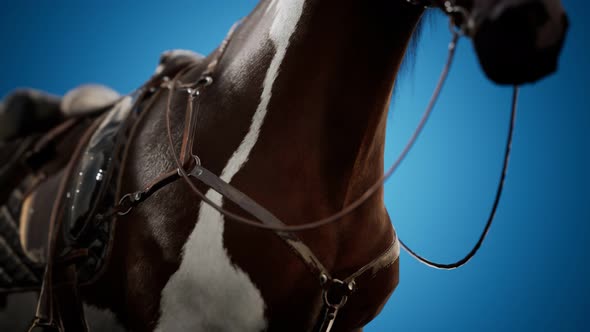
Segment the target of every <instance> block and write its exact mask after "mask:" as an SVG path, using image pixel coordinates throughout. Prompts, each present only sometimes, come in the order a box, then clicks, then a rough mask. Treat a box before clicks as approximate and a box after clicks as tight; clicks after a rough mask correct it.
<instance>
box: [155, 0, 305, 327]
mask: <svg viewBox="0 0 590 332" xmlns="http://www.w3.org/2000/svg"><path fill="white" fill-rule="evenodd" d="M303 3H304V0H282V1H281V0H273V1H272V2H271V3H270V4H269V7H268V8H267V12H271V11H274V14H275V16H274V19H273V23H272V26H271V29H270V33H269V37H270V40H271V42H272V43H273V44H274V46H275V49H276V53H275V55H274V57H273V59H272V61H271V63H270V66H269V68H268V70H267V73H266V77H265V79H264V83H263V89H262V95H261V97H260V104H259V105H258V107H257V109H256V112H255V113H254V116H253V118H252V122H251V124H250V129H249V131H248V133H247V134H246V136H245V137H244V139H243V140H242V142H241V144H240V146H239V147H238V149H237V150H236V151H235V152H234V153H233V155H232V156H231V158H230V159H229V161H228V162H227V164H226V165H225V168H224V169H223V172H222V174H221V178H222V179H223V180H224V181H226V182H231V180H232V178H233V177H234V175H236V174H237V173H238V172H239V171H240V169H241V168H242V167H243V166H244V165H245V164H246V162H247V161H248V158H249V155H250V152H251V151H252V148H253V147H254V145H255V144H256V141H257V140H258V137H259V134H260V128H261V127H262V124H263V122H264V118H265V116H266V113H267V110H268V104H269V102H270V99H271V96H272V88H273V85H274V82H275V80H276V78H277V76H278V74H279V68H280V66H281V63H282V62H283V59H284V58H285V54H286V53H287V48H288V46H289V40H290V38H291V36H292V35H293V33H294V32H295V29H296V26H297V23H298V22H299V19H300V17H301V14H302V12H303ZM206 195H207V197H208V198H209V199H210V200H212V201H213V202H215V203H217V204H219V205H221V204H222V202H223V198H222V197H221V196H220V195H219V194H218V193H216V192H215V191H213V190H209V191H208V192H207V194H206ZM223 230H224V218H223V216H222V215H221V214H219V213H218V212H217V211H215V210H214V209H212V208H211V207H210V206H208V205H206V204H201V208H200V211H199V218H198V222H197V224H196V226H195V228H194V230H193V231H192V233H191V234H190V236H189V238H188V240H187V242H186V243H185V246H184V253H183V258H182V262H181V264H180V267H179V269H178V271H176V273H174V274H173V275H172V276H171V277H170V280H169V281H168V283H167V284H166V286H165V287H164V290H163V291H162V301H161V303H160V308H161V316H160V321H159V323H158V326H157V328H156V330H157V331H162V332H167V331H261V330H264V329H265V327H266V319H265V317H264V306H265V304H264V300H263V299H262V295H261V294H260V291H259V290H258V289H257V288H256V286H255V285H254V284H253V283H252V281H251V280H250V278H249V277H248V275H247V274H246V273H244V271H242V270H241V269H240V268H239V267H238V266H235V265H233V264H232V263H231V261H230V259H229V257H228V253H227V251H226V249H225V248H224V247H223ZM245 241H247V239H245ZM261 254H262V253H261Z"/></svg>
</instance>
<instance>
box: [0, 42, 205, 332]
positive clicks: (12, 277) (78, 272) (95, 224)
mask: <svg viewBox="0 0 590 332" xmlns="http://www.w3.org/2000/svg"><path fill="white" fill-rule="evenodd" d="M201 60H202V56H200V55H197V54H195V53H192V52H188V51H178V50H177V51H169V52H165V53H164V54H163V55H162V56H161V59H160V65H159V66H158V69H157V71H156V73H155V74H154V76H153V77H152V78H151V79H150V80H149V81H148V82H147V83H146V84H145V85H144V86H142V87H141V88H140V89H138V90H137V91H135V92H134V93H132V94H130V95H128V96H124V97H119V96H118V94H116V93H114V92H113V91H112V90H110V89H106V88H105V89H102V88H97V87H96V86H83V87H80V88H77V89H75V90H73V91H72V92H70V93H68V94H66V96H65V97H64V98H63V99H62V100H61V101H60V105H61V106H60V114H59V115H58V116H54V118H61V119H65V120H63V121H62V122H61V123H59V124H58V125H57V126H54V127H53V128H52V129H50V130H49V131H47V132H45V133H36V132H33V134H31V133H30V132H29V133H27V134H28V136H26V137H24V138H18V137H17V139H13V137H11V139H13V141H12V142H10V141H9V142H8V144H7V143H6V142H4V143H2V142H1V141H2V137H1V136H2V135H1V134H2V130H1V128H0V157H2V156H3V155H5V156H11V155H12V156H13V157H12V158H9V159H10V163H8V165H9V166H7V167H2V168H1V169H0V182H1V183H2V188H3V189H2V193H0V204H3V205H2V206H1V208H0V264H1V265H0V267H1V268H0V295H1V294H2V293H3V292H4V293H7V292H17V291H24V290H40V297H39V303H38V307H37V314H36V319H35V323H34V326H35V327H42V328H51V329H57V330H59V331H63V330H65V329H67V330H74V331H84V330H87V327H86V322H85V319H84V313H83V309H82V306H81V302H80V299H79V297H78V290H77V288H78V287H79V286H81V285H86V284H91V283H93V282H94V281H95V280H96V279H98V277H99V276H100V274H101V272H102V269H103V267H104V266H105V263H106V262H107V261H108V257H109V253H110V248H111V244H112V241H113V232H112V229H113V223H112V220H113V218H110V216H109V215H108V211H107V210H108V208H109V207H112V206H114V205H116V203H117V201H116V200H117V197H116V192H117V189H118V185H117V184H118V181H119V169H120V165H121V161H122V160H123V159H124V151H125V147H126V144H127V142H128V135H129V132H130V130H131V128H132V127H133V125H134V123H135V122H136V119H137V117H138V115H139V114H140V113H141V110H142V108H143V106H144V105H145V104H146V103H147V102H148V101H149V100H150V97H151V95H152V94H153V92H154V91H155V90H156V89H155V86H153V85H154V84H160V83H159V82H161V81H162V78H163V77H167V76H168V77H169V76H174V75H176V73H178V72H179V71H180V70H182V69H183V68H186V67H187V66H189V65H194V64H196V63H199V62H200V61H201ZM19 96H21V97H20V98H31V97H32V98H34V97H35V96H40V94H38V93H36V92H35V93H29V94H27V93H23V92H19ZM23 96H24V97H23ZM115 98H116V100H113V99H115ZM17 99H18V98H17ZM36 102H37V104H42V105H47V104H49V103H53V104H55V100H54V99H51V98H44V99H43V100H41V101H40V102H39V101H36ZM11 104H12V105H14V104H15V103H14V99H13V101H12V102H9V103H6V104H5V106H4V107H6V105H11ZM25 104H26V103H25ZM29 104H30V103H29ZM53 104H52V105H53ZM46 109H51V108H48V107H46ZM4 111H6V109H4V110H3V112H2V113H1V114H0V118H2V117H3V116H4V119H6V118H8V116H6V114H10V113H7V112H4ZM13 118H18V117H13ZM18 119H21V118H18ZM21 120H22V119H21ZM15 127H17V129H18V127H19V125H18V124H17V125H16V126H15ZM24 127H26V126H24ZM19 130H20V129H19ZM20 131H21V133H22V130H20ZM5 132H6V131H5ZM15 133H18V130H17V131H13V132H12V135H13V136H14V135H16V134H15ZM7 136H9V135H5V137H7ZM73 143H75V144H73ZM7 151H9V152H7ZM15 152H17V153H15ZM13 183H18V185H16V186H11V185H12V184H13ZM5 188H14V189H13V190H12V191H10V190H7V191H5ZM6 192H9V193H10V194H9V195H7V194H6ZM2 196H4V197H2ZM47 211H51V214H50V216H48V215H47ZM46 235H49V236H46ZM7 239H8V241H6V240H7ZM3 240H5V241H3ZM4 242H10V243H8V244H6V245H3V244H4ZM66 307H67V310H68V312H69V314H68V315H63V314H61V313H60V312H61V310H60V308H62V309H63V308H66ZM72 310H73V311H75V312H73V314H72V312H71V311H72Z"/></svg>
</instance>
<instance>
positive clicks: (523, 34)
mask: <svg viewBox="0 0 590 332" xmlns="http://www.w3.org/2000/svg"><path fill="white" fill-rule="evenodd" d="M436 3H437V5H438V6H440V7H441V8H442V9H443V10H445V11H446V12H447V13H449V14H450V15H451V17H452V18H453V21H454V24H455V25H456V26H457V27H458V28H459V29H460V31H461V32H463V33H465V34H467V35H469V36H470V37H472V39H473V44H474V46H475V51H476V52H477V56H478V58H479V62H480V64H481V66H482V68H483V70H484V72H485V73H486V75H487V76H488V77H489V78H490V79H491V80H492V81H494V82H496V83H499V84H522V83H531V82H535V81H537V80H539V79H541V78H543V77H545V76H547V75H549V74H551V73H553V72H554V71H555V70H556V69H557V61H558V57H559V53H560V51H561V48H562V46H563V42H564V39H565V35H566V31H567V28H568V19H567V16H566V14H565V11H564V9H563V6H562V4H561V1H560V0H457V1H436Z"/></svg>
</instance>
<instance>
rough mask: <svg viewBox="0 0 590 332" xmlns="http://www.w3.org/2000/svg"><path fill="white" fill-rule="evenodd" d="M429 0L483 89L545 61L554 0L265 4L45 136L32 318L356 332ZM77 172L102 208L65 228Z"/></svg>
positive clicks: (554, 54) (551, 63)
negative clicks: (213, 42) (464, 39)
mask: <svg viewBox="0 0 590 332" xmlns="http://www.w3.org/2000/svg"><path fill="white" fill-rule="evenodd" d="M426 7H434V8H437V9H432V10H442V11H443V12H444V13H445V14H447V15H448V16H449V17H450V20H451V22H452V23H451V24H452V29H453V33H454V34H455V35H457V36H458V35H459V34H464V35H467V36H468V37H470V38H472V39H473V42H474V45H475V49H476V52H477V54H478V57H479V60H480V63H481V65H482V69H483V71H484V72H485V73H486V75H488V77H489V78H490V79H491V80H493V81H494V82H497V83H499V84H511V85H518V84H523V83H527V82H533V81H535V80H538V79H540V78H542V77H544V76H546V75H548V74H550V73H551V72H553V71H554V70H555V69H556V64H557V58H558V54H559V51H560V49H561V44H562V42H563V39H564V36H565V32H566V28H567V19H566V17H565V13H564V11H563V9H562V7H561V4H560V2H559V1H558V0H530V1H523V0H500V1H491V0H457V1H439V0H433V1H427V0H387V1H386V0H374V1H358V0H350V1H349V0H345V1H342V0H340V1H338V2H336V1H329V0H315V1H311V0H307V1H304V0H282V1H281V0H262V1H260V3H259V4H258V6H257V7H256V8H255V9H254V11H253V12H252V13H251V14H250V15H248V16H247V17H246V18H245V19H244V20H243V21H241V23H240V24H239V25H238V26H236V28H235V29H234V30H233V31H232V32H231V33H230V35H229V36H228V38H227V39H226V40H225V41H224V42H223V43H222V44H221V45H220V47H219V48H218V49H217V50H216V51H214V52H213V53H212V54H210V55H209V56H207V57H204V58H202V57H198V56H194V55H188V56H187V55H186V54H179V55H178V54H177V55H174V56H171V58H172V59H173V61H172V64H169V65H167V66H166V65H164V66H163V67H162V68H160V70H158V72H157V73H156V75H154V77H153V78H152V79H150V80H149V81H148V83H146V84H145V85H144V87H142V88H141V89H139V90H138V92H137V93H135V94H133V95H131V96H125V97H123V98H120V99H117V101H113V100H110V99H109V102H107V103H106V104H101V103H99V104H100V107H99V108H108V111H105V112H106V113H104V112H99V111H97V110H96V109H93V110H92V112H89V113H88V114H87V115H86V116H84V117H72V118H70V119H73V120H66V122H64V123H62V124H60V125H58V126H57V127H55V128H53V129H51V131H50V133H52V134H53V135H52V136H51V137H52V138H53V137H60V138H61V139H62V140H60V141H59V142H60V143H61V142H64V143H62V144H61V145H58V146H59V147H61V150H63V151H66V152H69V154H70V155H73V156H76V157H75V158H73V159H72V160H67V161H64V160H60V162H54V164H53V165H52V167H51V169H52V171H51V172H47V171H46V172H44V174H45V176H44V177H42V178H41V179H39V180H38V181H37V182H36V184H35V186H36V187H37V188H40V189H43V186H44V183H45V184H46V185H45V186H46V187H47V188H49V189H50V190H49V189H48V192H50V193H52V194H53V195H52V196H55V197H58V198H59V199H58V203H56V204H54V205H53V206H52V207H51V206H46V207H45V210H43V209H42V210H40V209H38V208H37V209H35V211H36V212H34V214H36V215H49V214H51V220H50V223H49V224H48V226H47V228H46V231H47V232H48V233H49V234H50V238H49V239H48V243H47V244H46V245H47V251H46V252H44V253H42V255H41V256H45V259H46V262H44V265H41V266H43V269H42V270H43V271H42V274H40V273H41V272H37V271H33V277H35V274H37V275H38V277H37V278H36V280H37V281H38V283H35V282H33V284H36V285H37V286H38V287H40V288H38V289H39V291H40V301H39V306H38V310H37V320H36V321H35V323H36V324H35V327H46V328H57V329H58V330H73V331H74V330H76V331H77V330H86V329H87V328H88V327H87V326H86V322H85V319H84V317H83V310H81V308H80V303H81V302H85V303H88V304H91V305H94V306H97V307H99V308H107V309H109V310H111V311H112V312H113V313H114V314H115V315H116V317H117V318H118V320H119V321H120V322H121V323H122V324H123V326H124V327H125V328H127V329H129V330H133V331H188V330H197V331H263V330H268V331H362V329H363V327H364V326H365V325H366V324H367V323H368V322H370V321H371V320H372V319H373V318H374V317H376V316H377V315H378V313H379V312H380V311H381V309H382V308H383V306H384V304H385V303H386V302H387V300H388V299H389V297H390V295H391V294H392V293H393V291H394V290H395V288H396V287H397V285H398V282H399V241H398V240H397V235H396V233H395V230H394V228H393V225H392V223H391V220H390V218H389V216H388V214H387V211H386V209H385V207H384V203H383V191H382V190H381V187H380V186H377V187H375V186H374V185H375V184H380V183H381V180H382V178H383V174H384V167H383V154H384V148H385V146H384V140H385V123H386V120H387V109H388V105H389V101H390V97H391V94H392V91H393V88H394V85H395V79H396V76H397V74H398V71H399V69H400V66H401V64H402V60H403V58H404V54H405V53H406V50H407V48H408V45H409V43H410V40H411V37H412V35H413V34H414V33H415V31H416V29H417V27H418V26H419V22H420V20H421V17H422V16H423V14H424V12H425V10H426ZM164 62H167V61H164ZM106 95H109V94H108V93H106ZM109 96H110V95H109ZM27 98H28V97H27ZM51 105H54V106H55V102H53V104H51ZM61 105H62V104H60V107H62V106H61ZM107 106H108V107H107ZM103 111H104V110H103ZM65 113H67V112H65ZM113 123H116V125H112V124H113ZM111 125H112V126H113V127H117V128H119V127H120V130H117V131H108V129H109V128H111ZM101 130H102V131H101ZM95 131H98V132H101V135H98V136H99V137H97V139H102V138H103V137H104V136H108V135H111V136H108V137H111V138H109V139H107V140H106V141H107V143H108V144H107V145H108V147H109V149H107V151H110V150H115V152H112V154H109V155H108V156H107V157H105V158H104V160H103V161H102V164H99V166H96V167H94V168H92V167H93V165H94V164H93V163H91V162H90V161H89V160H90V159H87V158H86V156H88V155H90V156H92V157H93V158H94V157H95V156H97V155H100V153H103V152H104V151H105V150H100V151H99V152H100V153H99V154H93V151H95V150H93V149H91V148H88V146H91V147H92V148H94V147H97V146H101V144H102V142H103V141H102V140H99V141H98V142H99V143H101V144H95V145H93V144H92V142H94V138H95V137H96V135H95V134H94V133H95ZM43 137H45V136H43ZM64 137H65V138H64ZM72 137H73V138H76V139H75V141H76V142H89V145H86V144H77V145H75V146H72V145H71V144H66V143H71V142H72V140H73V139H72ZM41 141H42V142H41V143H43V139H41ZM109 142H110V143H109ZM121 142H123V143H121ZM115 143H116V144H115ZM31 144H32V145H34V148H33V150H43V148H44V145H43V144H39V142H37V141H35V142H33V143H31ZM58 150H59V149H58ZM63 151H62V154H63V153H66V152H63ZM109 153H110V152H109ZM88 158H90V157H88ZM93 162H94V161H93ZM80 164H84V165H85V167H84V168H81V166H80ZM111 164H116V165H111ZM103 166H104V167H103ZM89 167H90V168H89ZM39 169H41V170H44V169H46V166H45V164H44V163H41V165H40V166H39ZM78 169H84V170H88V169H92V170H94V171H93V172H88V173H85V172H86V171H85V172H79V173H78V172H77V170H78ZM107 169H108V170H107ZM58 172H61V173H60V174H65V175H61V176H60V177H55V178H54V177H52V175H53V174H57V173H58ZM78 174H79V176H78ZM66 175H67V176H66ZM87 175H89V176H91V177H95V178H96V182H109V184H108V185H109V186H108V188H106V189H99V190H97V191H98V192H100V194H97V195H99V197H100V201H110V202H112V204H111V206H98V207H96V206H94V207H92V208H88V209H89V210H92V212H91V213H90V215H91V217H90V218H84V219H85V220H86V219H91V221H92V222H90V223H82V224H79V223H78V222H77V220H78V218H76V216H73V217H72V214H74V212H69V211H68V209H69V207H70V205H71V206H72V210H76V209H77V208H78V205H76V204H77V203H75V201H76V197H82V198H85V197H86V196H85V195H88V194H87V193H86V194H85V193H84V192H83V191H84V190H85V189H87V188H86V187H84V186H81V187H76V186H75V185H76V184H77V183H78V182H76V181H78V179H79V180H80V181H81V182H80V183H86V182H85V181H86V180H87V179H85V177H86V176H87ZM68 178H74V179H76V180H75V181H74V180H71V181H73V183H70V182H71V181H70V182H68ZM106 178H108V179H109V181H106V180H104V179H106ZM46 179H47V180H46ZM51 179H55V182H56V184H53V185H51V186H50V185H49V184H48V183H49V182H50V181H51ZM68 186H69V187H68ZM373 187H375V188H377V189H376V190H373V191H372V192H371V193H370V195H365V194H366V193H367V190H368V189H369V188H373ZM68 188H74V191H72V190H69V189H68ZM76 188H78V189H79V190H80V191H81V193H80V194H79V195H80V196H77V194H78V192H77V190H78V189H76ZM3 190H4V189H3ZM91 191H92V190H91ZM93 192H94V191H93ZM26 194H27V193H24V194H23V196H25V197H26V196H27V195H26ZM41 194H42V193H41ZM72 196H74V197H73V198H72ZM41 197H48V195H45V196H43V195H41ZM90 197H91V198H93V197H94V196H93V195H91V196H90ZM105 197H106V198H105ZM80 200H82V199H80ZM35 201H38V200H35ZM92 201H93V200H90V201H86V205H93V203H92ZM360 201H362V202H361V203H358V204H356V202H360ZM31 204H32V203H31ZM94 205H96V204H94ZM107 205H108V204H107ZM352 205H355V207H354V208H349V207H350V206H352ZM64 207H65V208H64ZM342 211H345V212H346V213H342ZM22 213H29V211H28V210H27V209H24V212H22ZM82 214H85V212H84V211H83V213H82ZM334 215H335V216H336V217H334V218H331V217H328V216H334ZM71 220H73V222H72V223H69V222H68V221H71ZM105 220H106V221H105ZM310 220H319V221H320V222H310ZM88 229H89V230H91V231H90V232H89V231H87V230H88ZM64 234H65V235H64ZM72 234H73V235H72ZM62 237H63V239H62ZM97 238H99V239H101V240H100V241H98V242H99V243H100V246H99V247H98V249H97V252H98V254H97V255H95V256H92V255H90V254H89V251H93V250H94V249H96V247H92V246H91V244H93V243H95V242H96V241H97ZM79 243H84V244H85V245H86V244H88V245H87V246H86V247H85V246H80V245H78V246H77V247H76V248H77V249H78V250H67V251H65V254H64V249H72V248H71V246H68V244H70V245H71V244H79ZM79 247H81V248H79ZM89 248H90V249H92V250H89ZM58 256H59V257H58ZM88 257H91V258H92V260H91V262H89V258H88ZM58 258H59V259H58ZM37 259H38V260H43V258H38V257H37ZM310 272H311V273H310ZM34 279H35V278H34Z"/></svg>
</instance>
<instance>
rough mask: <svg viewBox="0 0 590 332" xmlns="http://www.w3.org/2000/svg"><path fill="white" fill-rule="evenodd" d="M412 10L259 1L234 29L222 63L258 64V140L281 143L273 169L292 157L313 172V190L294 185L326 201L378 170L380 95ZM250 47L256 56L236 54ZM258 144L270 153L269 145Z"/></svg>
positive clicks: (397, 2) (337, 202)
mask: <svg viewBox="0 0 590 332" xmlns="http://www.w3.org/2000/svg"><path fill="white" fill-rule="evenodd" d="M421 14H422V9H419V8H415V7H411V6H409V5H407V4H406V3H405V1H404V0H388V1H382V0H370V1H368V0H337V1H336V0H315V1H311V0H308V1H301V0H284V1H276V0H269V1H263V2H261V3H260V4H259V6H258V7H257V9H256V10H255V11H254V12H253V13H252V14H251V15H250V16H249V17H248V18H247V19H246V20H245V21H244V23H243V25H242V28H241V29H240V31H238V33H237V35H236V37H235V38H236V39H237V40H238V42H237V44H238V46H237V47H235V48H236V49H237V51H235V56H234V57H233V60H229V61H230V62H231V63H230V64H229V65H228V68H230V69H229V72H241V73H252V72H256V73H259V72H264V71H266V76H265V78H264V80H263V81H262V85H263V87H262V94H261V97H260V103H261V104H262V103H265V102H266V103H267V105H266V107H267V108H268V111H267V115H266V119H265V120H264V121H265V122H264V126H263V127H262V130H261V139H260V141H259V142H258V143H257V144H259V145H264V144H270V143H268V142H267V143H265V142H264V141H265V140H264V138H267V139H266V140H267V141H269V140H274V141H275V142H276V141H277V140H279V141H282V142H283V143H284V144H283V146H284V149H283V150H280V151H278V152H277V153H276V160H275V161H276V162H275V163H274V165H273V166H274V168H275V169H278V170H281V169H282V170H284V171H286V173H283V174H289V170H291V171H292V170H293V168H294V167H293V164H299V165H300V166H301V167H302V168H304V169H305V170H303V171H301V170H299V172H305V171H306V170H307V172H308V173H309V174H301V175H302V176H309V177H310V178H313V179H315V177H318V179H317V180H318V181H309V182H307V183H310V182H311V183H314V184H316V187H315V188H302V189H304V190H306V189H313V190H314V191H319V192H321V193H322V194H328V195H327V196H329V197H330V198H331V199H332V200H333V205H334V206H333V207H334V208H341V207H342V206H343V205H346V204H347V203H349V202H350V201H352V200H354V199H355V198H357V197H358V196H359V195H360V194H362V192H363V191H364V190H366V189H367V188H368V187H369V186H370V185H371V184H373V183H374V182H375V181H377V179H379V178H380V176H381V175H382V174H383V154H384V151H383V150H384V142H385V125H386V119H387V109H388V105H389V100H390V97H391V93H392V89H393V85H394V81H395V77H396V75H397V73H398V70H399V67H400V64H401V62H402V59H403V55H404V53H405V50H406V48H407V45H408V42H409V40H410V38H411V35H412V33H413V31H414V28H415V26H416V24H417V22H418V21H419V18H420V16H421ZM261 36H268V38H267V39H265V38H261ZM230 53H233V52H230ZM253 55H256V56H255V57H256V58H257V59H258V60H256V61H247V60H245V59H247V58H250V59H251V58H252V57H253ZM269 59H270V60H269ZM238 67H239V69H237V68H238ZM261 67H264V68H261ZM232 68H233V69H232ZM234 81H244V79H240V78H234ZM258 107H259V108H260V104H259V105H258ZM269 138H270V139H269ZM265 152H266V154H265V158H266V159H267V160H271V159H272V158H273V150H272V149H266V150H265ZM302 159H303V160H302ZM343 179H344V181H343ZM320 183H321V185H320V186H321V187H318V185H319V184H320ZM290 185H291V186H293V185H299V184H293V183H291V184H290ZM290 189H291V190H292V189H293V188H290ZM325 196H326V195H324V197H325ZM376 197H379V199H378V202H379V203H382V201H381V195H377V196H376Z"/></svg>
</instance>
